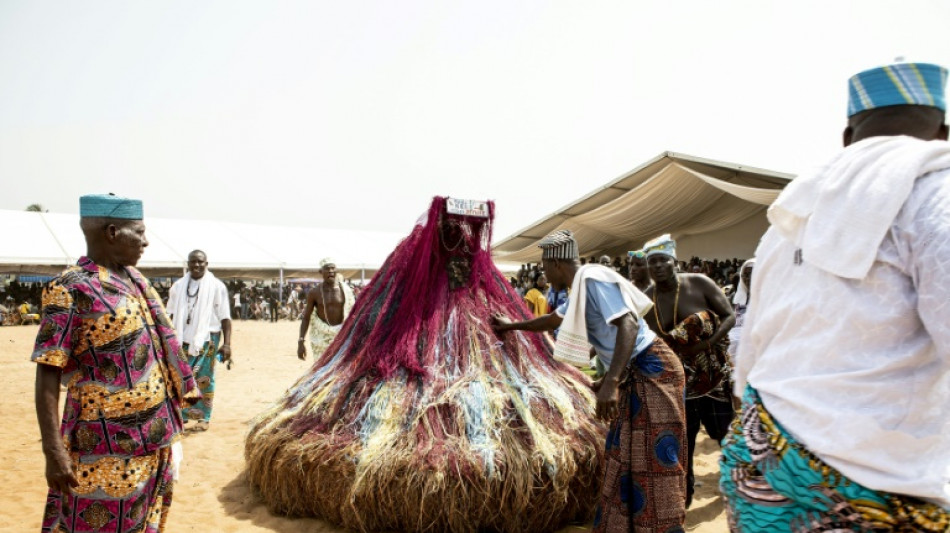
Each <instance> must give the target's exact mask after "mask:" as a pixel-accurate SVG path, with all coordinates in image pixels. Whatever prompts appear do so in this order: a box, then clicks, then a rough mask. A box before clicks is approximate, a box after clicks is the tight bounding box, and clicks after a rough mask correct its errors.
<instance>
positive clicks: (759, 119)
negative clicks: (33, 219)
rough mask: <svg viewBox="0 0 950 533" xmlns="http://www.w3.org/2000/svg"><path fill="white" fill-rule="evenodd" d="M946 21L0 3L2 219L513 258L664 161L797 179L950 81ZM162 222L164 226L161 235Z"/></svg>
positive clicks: (709, 8)
mask: <svg viewBox="0 0 950 533" xmlns="http://www.w3.org/2000/svg"><path fill="white" fill-rule="evenodd" d="M948 29H950V2H945V1H937V0H933V1H906V0H905V1H902V2H872V1H854V2H843V1H842V2H838V1H834V2H832V1H825V0H823V1H811V2H806V1H795V2H763V1H749V2H729V1H723V0H720V1H716V2H709V1H678V2H668V1H665V2H644V1H629V0H628V1H623V2H600V1H590V2H578V1H570V2H567V1H543V2H542V1H511V0H506V1H486V0H477V1H466V2H461V1H453V2H445V1H431V2H426V1H415V0H400V1H398V2H393V1H354V2H346V1H339V0H335V1H305V2H294V1H286V0H282V1H279V2H272V1H259V2H249V1H236V0H227V1H202V2H194V1H187V2H186V1H162V2H141V1H135V2H129V1H126V0H123V1H121V2H120V1H97V2H65V1H63V2H44V1H36V0H24V1H14V0H0V186H2V193H0V209H24V208H25V207H26V206H27V205H28V204H30V203H34V202H38V203H41V204H43V205H44V206H45V207H46V208H48V209H49V210H51V211H55V212H66V213H75V212H77V211H78V197H79V196H80V195H81V194H86V193H94V192H114V193H116V194H119V195H123V196H131V197H138V198H142V199H143V200H144V201H145V209H146V217H148V216H155V217H169V218H195V219H225V220H233V221H243V222H248V223H255V224H279V225H301V226H313V227H340V228H351V229H371V230H382V231H396V232H400V233H405V232H407V231H408V230H409V228H410V227H411V225H412V224H413V222H415V220H416V218H417V217H418V216H419V215H420V214H421V213H422V212H423V211H424V210H425V209H426V208H427V207H428V204H429V200H430V198H431V197H432V196H433V195H436V194H440V195H449V196H455V197H459V198H473V199H493V200H495V201H496V203H497V219H496V230H495V237H496V239H500V238H502V237H505V236H507V235H508V234H510V233H512V232H514V231H516V230H518V229H520V228H522V227H524V226H526V225H528V224H530V223H532V222H534V221H535V220H537V219H539V218H541V217H543V216H544V215H546V214H547V213H549V212H551V211H553V210H555V209H557V208H559V207H561V206H563V205H565V204H567V203H569V202H571V201H573V200H574V199H576V198H578V197H579V196H581V195H583V194H586V193H588V192H589V191H591V190H593V189H595V188H596V187H599V186H601V185H603V184H605V183H607V182H608V181H610V180H612V179H614V178H616V177H618V176H620V175H622V174H624V173H625V172H627V171H629V170H631V169H633V168H635V167H637V166H639V165H640V164H641V163H643V162H645V161H647V160H649V159H651V158H653V157H655V156H657V155H659V154H660V153H662V152H664V151H667V150H670V151H676V152H684V153H687V154H690V155H695V156H700V157H706V158H711V159H718V160H723V161H728V162H732V163H739V164H744V165H751V166H757V167H762V168H766V169H770V170H778V171H784V172H792V173H797V172H800V171H802V170H805V169H807V168H809V167H810V166H813V165H816V164H818V163H820V162H821V161H822V159H824V158H825V157H827V156H828V155H830V154H832V153H834V151H835V150H837V149H838V147H839V146H840V133H841V129H842V128H843V126H844V122H845V110H846V103H847V102H846V98H847V92H846V80H847V78H848V77H849V76H850V75H852V74H854V73H855V72H857V71H859V70H862V69H865V68H869V67H873V66H877V65H880V64H883V63H888V62H891V61H893V60H894V58H895V57H898V56H902V57H904V58H906V59H907V60H912V61H927V62H935V63H940V64H943V65H950V45H948V41H947V37H946V35H947V30H948ZM146 222H147V220H146Z"/></svg>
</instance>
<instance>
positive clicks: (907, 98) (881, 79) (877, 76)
mask: <svg viewBox="0 0 950 533" xmlns="http://www.w3.org/2000/svg"><path fill="white" fill-rule="evenodd" d="M946 86H947V69H945V68H943V67H941V66H939V65H932V64H929V63H897V64H894V65H887V66H883V67H878V68H872V69H870V70H865V71H864V72H859V73H858V74H855V75H854V76H852V77H851V79H850V80H848V116H849V117H851V116H853V115H856V114H858V113H860V112H862V111H867V110H868V109H876V108H878V107H888V106H894V105H924V106H929V107H936V108H937V109H940V110H941V111H946V110H947V104H946V100H945V99H944V91H945V89H946Z"/></svg>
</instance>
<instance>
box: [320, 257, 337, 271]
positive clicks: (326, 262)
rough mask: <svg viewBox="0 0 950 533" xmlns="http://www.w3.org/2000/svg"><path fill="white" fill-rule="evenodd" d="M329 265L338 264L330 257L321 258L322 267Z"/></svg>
mask: <svg viewBox="0 0 950 533" xmlns="http://www.w3.org/2000/svg"><path fill="white" fill-rule="evenodd" d="M328 265H333V266H336V261H334V260H333V259H331V258H329V257H324V258H323V259H321V260H320V268H321V269H323V267H325V266H328Z"/></svg>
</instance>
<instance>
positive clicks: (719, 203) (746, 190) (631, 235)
mask: <svg viewBox="0 0 950 533" xmlns="http://www.w3.org/2000/svg"><path fill="white" fill-rule="evenodd" d="M793 177H794V176H792V175H791V174H785V173H781V172H773V171H769V170H763V169H758V168H751V167H746V166H742V165H736V164H732V163H724V162H721V161H713V160H709V159H702V158H698V157H693V156H689V155H685V154H678V153H673V152H665V153H663V154H661V155H659V156H658V157H656V158H654V159H652V160H650V161H648V162H647V163H645V164H643V165H641V166H640V167H638V168H636V169H634V170H632V171H630V172H628V173H627V174H624V175H623V176H621V177H620V178H617V179H616V180H614V181H612V182H610V183H608V184H607V185H604V186H603V187H601V188H599V189H597V190H595V191H593V192H591V193H590V194H588V195H587V196H585V197H583V198H581V199H579V200H577V201H576V202H574V203H572V204H570V205H568V206H565V207H563V208H561V209H559V210H557V211H555V212H554V213H551V214H550V215H548V216H546V217H544V218H543V219H541V220H539V221H537V222H535V223H534V224H532V225H530V226H528V227H527V228H524V229H522V230H521V231H518V232H516V233H515V234H513V235H511V236H509V237H507V238H505V239H502V240H501V241H499V242H497V243H496V244H495V246H494V255H495V258H496V260H500V261H512V262H518V263H527V262H536V261H538V259H539V258H540V255H541V254H540V251H539V250H538V248H537V243H538V241H539V240H540V239H541V238H543V237H544V236H545V235H548V234H549V233H551V232H553V231H556V230H559V229H569V230H571V231H573V232H574V235H575V237H576V238H577V241H578V244H579V246H580V252H581V254H582V255H583V256H592V255H601V254H607V255H610V256H616V255H622V254H624V253H626V251H627V250H636V249H639V248H640V247H641V246H642V245H643V243H644V242H646V241H648V240H649V239H651V238H653V237H656V236H658V235H661V234H663V233H670V234H671V235H672V236H673V238H674V239H676V240H677V246H678V252H677V255H678V256H679V257H680V258H681V259H684V258H689V257H690V256H693V255H695V256H700V257H705V258H726V257H751V256H752V254H753V252H754V251H755V247H756V245H757V244H758V240H759V238H760V237H761V236H762V233H764V232H765V229H766V228H767V227H768V222H767V220H766V218H765V211H766V209H767V208H768V206H769V205H770V204H771V203H772V202H773V201H774V200H775V198H777V197H778V195H779V193H780V192H782V189H783V188H784V187H785V185H786V184H788V182H789V181H790V180H791V179H792V178H793Z"/></svg>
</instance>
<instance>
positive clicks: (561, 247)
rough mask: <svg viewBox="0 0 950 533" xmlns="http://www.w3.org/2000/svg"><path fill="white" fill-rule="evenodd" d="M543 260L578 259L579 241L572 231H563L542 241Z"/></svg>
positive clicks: (540, 245)
mask: <svg viewBox="0 0 950 533" xmlns="http://www.w3.org/2000/svg"><path fill="white" fill-rule="evenodd" d="M538 248H541V259H542V260H544V259H577V258H578V257H580V255H579V254H578V253H577V241H575V240H574V234H573V233H571V231H570V230H566V229H561V230H557V231H555V232H554V233H552V234H550V235H548V236H547V237H545V238H543V239H541V242H539V243H538Z"/></svg>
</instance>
